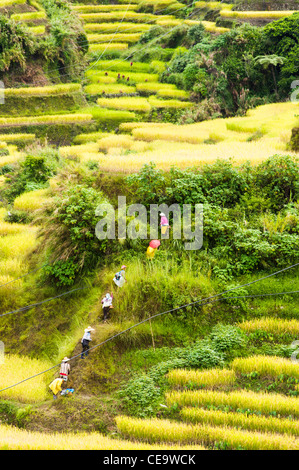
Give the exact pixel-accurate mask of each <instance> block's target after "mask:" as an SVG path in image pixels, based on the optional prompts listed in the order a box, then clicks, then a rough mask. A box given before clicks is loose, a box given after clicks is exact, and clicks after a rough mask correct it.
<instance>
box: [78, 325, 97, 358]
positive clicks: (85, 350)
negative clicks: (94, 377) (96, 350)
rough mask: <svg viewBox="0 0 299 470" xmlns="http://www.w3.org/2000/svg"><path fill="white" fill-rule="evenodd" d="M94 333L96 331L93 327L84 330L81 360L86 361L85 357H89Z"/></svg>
mask: <svg viewBox="0 0 299 470" xmlns="http://www.w3.org/2000/svg"><path fill="white" fill-rule="evenodd" d="M92 331H94V328H91V326H88V327H87V328H85V330H84V335H83V337H82V339H81V343H82V353H81V359H84V357H87V356H88V350H89V343H90V341H91V332H92Z"/></svg>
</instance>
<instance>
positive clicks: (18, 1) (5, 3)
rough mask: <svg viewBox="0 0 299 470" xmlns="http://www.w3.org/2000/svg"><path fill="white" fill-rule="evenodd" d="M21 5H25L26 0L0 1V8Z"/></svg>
mask: <svg viewBox="0 0 299 470" xmlns="http://www.w3.org/2000/svg"><path fill="white" fill-rule="evenodd" d="M23 3H27V0H0V8H4V7H8V6H11V5H22V4H23Z"/></svg>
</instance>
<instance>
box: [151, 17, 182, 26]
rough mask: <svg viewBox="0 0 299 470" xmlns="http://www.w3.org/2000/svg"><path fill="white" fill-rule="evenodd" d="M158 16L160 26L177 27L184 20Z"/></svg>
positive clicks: (157, 22)
mask: <svg viewBox="0 0 299 470" xmlns="http://www.w3.org/2000/svg"><path fill="white" fill-rule="evenodd" d="M157 18H159V19H158V20H157V21H156V24H158V25H159V26H164V27H165V28H172V27H175V26H179V25H180V24H181V23H182V21H181V20H176V19H165V18H164V19H163V18H160V17H159V16H157Z"/></svg>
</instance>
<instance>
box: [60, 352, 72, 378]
mask: <svg viewBox="0 0 299 470" xmlns="http://www.w3.org/2000/svg"><path fill="white" fill-rule="evenodd" d="M68 361H69V358H68V357H65V358H64V359H62V362H61V366H60V372H59V377H60V378H61V379H63V380H64V381H65V382H67V379H68V377H69V373H70V371H71V366H70V365H69V363H68Z"/></svg>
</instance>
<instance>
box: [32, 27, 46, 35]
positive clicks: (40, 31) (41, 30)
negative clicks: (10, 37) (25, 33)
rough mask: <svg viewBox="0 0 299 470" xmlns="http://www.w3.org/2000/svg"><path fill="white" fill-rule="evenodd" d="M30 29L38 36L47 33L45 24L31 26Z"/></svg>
mask: <svg viewBox="0 0 299 470" xmlns="http://www.w3.org/2000/svg"><path fill="white" fill-rule="evenodd" d="M29 31H30V32H31V33H32V34H35V35H36V36H39V35H41V34H45V32H46V27H45V25H39V26H29Z"/></svg>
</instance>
